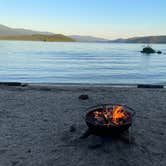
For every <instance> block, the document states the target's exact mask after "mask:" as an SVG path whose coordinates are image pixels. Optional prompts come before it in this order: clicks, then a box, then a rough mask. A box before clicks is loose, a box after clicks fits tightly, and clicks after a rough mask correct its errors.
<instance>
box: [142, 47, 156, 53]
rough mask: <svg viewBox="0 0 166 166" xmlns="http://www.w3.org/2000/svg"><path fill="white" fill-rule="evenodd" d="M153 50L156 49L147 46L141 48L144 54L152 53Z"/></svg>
mask: <svg viewBox="0 0 166 166" xmlns="http://www.w3.org/2000/svg"><path fill="white" fill-rule="evenodd" d="M155 52H156V51H155V50H154V49H153V48H151V47H149V46H147V47H145V48H143V50H142V51H141V53H145V54H153V53H155Z"/></svg>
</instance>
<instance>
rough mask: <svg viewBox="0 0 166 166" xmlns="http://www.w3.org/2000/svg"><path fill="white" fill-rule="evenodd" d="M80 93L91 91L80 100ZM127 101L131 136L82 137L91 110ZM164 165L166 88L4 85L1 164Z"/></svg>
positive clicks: (0, 101) (0, 121) (1, 94)
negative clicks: (132, 116) (132, 114)
mask: <svg viewBox="0 0 166 166" xmlns="http://www.w3.org/2000/svg"><path fill="white" fill-rule="evenodd" d="M81 94H87V95H89V99H88V100H80V99H78V97H79V96H80V95H81ZM102 103H119V104H127V105H128V106H130V107H132V108H133V109H135V111H136V116H135V119H134V122H133V127H132V130H130V136H131V139H130V141H128V138H126V136H125V137H123V138H114V137H105V138H101V137H97V136H93V135H90V136H89V137H87V138H85V139H81V138H80V136H82V134H83V133H84V132H85V131H86V130H87V126H86V124H85V122H84V117H85V114H86V109H87V108H88V107H90V106H94V105H97V104H102ZM110 165H111V166H148V165H150V166H165V165H166V89H137V88H134V87H131V88H130V87H124V88H122V87H109V86H102V85H101V86H100V85H98V86H93V85H87V86H83V85H81V86H74V85H68V86H64V85H58V86H50V85H45V86H44V85H42V86H41V85H40V86H39V85H32V86H25V87H8V86H0V166H110Z"/></svg>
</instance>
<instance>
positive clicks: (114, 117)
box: [86, 104, 134, 134]
mask: <svg viewBox="0 0 166 166" xmlns="http://www.w3.org/2000/svg"><path fill="white" fill-rule="evenodd" d="M133 115H134V110H133V109H131V108H130V107H128V106H122V105H113V104H110V105H108V104H105V105H101V106H96V107H92V108H90V109H89V112H88V113H87V115H86V123H87V125H88V127H89V129H90V130H91V131H92V132H93V133H94V132H95V133H96V132H97V133H106V134H109V133H115V132H122V131H124V130H127V129H128V128H129V127H130V126H131V124H132V117H133Z"/></svg>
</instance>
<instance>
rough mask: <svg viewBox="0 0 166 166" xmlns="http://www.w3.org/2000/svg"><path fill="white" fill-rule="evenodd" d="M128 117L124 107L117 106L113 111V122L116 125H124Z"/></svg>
mask: <svg viewBox="0 0 166 166" xmlns="http://www.w3.org/2000/svg"><path fill="white" fill-rule="evenodd" d="M125 117H126V115H125V112H124V110H123V107H122V106H115V107H113V110H112V122H113V123H114V124H116V125H119V124H122V123H123V121H122V120H123V119H125Z"/></svg>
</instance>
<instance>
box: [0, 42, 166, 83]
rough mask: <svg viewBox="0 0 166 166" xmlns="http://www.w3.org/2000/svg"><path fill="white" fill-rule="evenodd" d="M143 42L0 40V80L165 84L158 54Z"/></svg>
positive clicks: (164, 65)
mask: <svg viewBox="0 0 166 166" xmlns="http://www.w3.org/2000/svg"><path fill="white" fill-rule="evenodd" d="M143 46H144V45H143V44H111V43H49V42H26V41H0V81H20V82H31V83H160V84H162V83H166V54H165V53H166V45H160V44H156V45H155V44H153V45H152V46H153V47H154V48H155V49H159V50H161V51H163V52H164V54H161V55H155V54H154V55H150V56H148V55H141V53H140V52H139V51H140V50H141V49H142V48H143Z"/></svg>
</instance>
